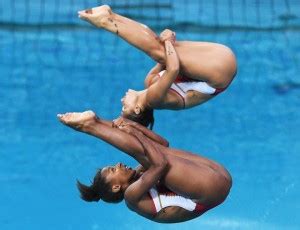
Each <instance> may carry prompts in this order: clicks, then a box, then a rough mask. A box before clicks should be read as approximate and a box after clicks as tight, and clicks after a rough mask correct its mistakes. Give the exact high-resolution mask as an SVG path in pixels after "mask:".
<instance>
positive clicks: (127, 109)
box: [121, 89, 138, 117]
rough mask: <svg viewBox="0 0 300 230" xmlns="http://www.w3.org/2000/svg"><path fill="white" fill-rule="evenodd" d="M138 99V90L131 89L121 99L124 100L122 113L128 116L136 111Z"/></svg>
mask: <svg viewBox="0 0 300 230" xmlns="http://www.w3.org/2000/svg"><path fill="white" fill-rule="evenodd" d="M137 101H138V92H137V91H135V90H132V89H129V90H128V91H127V92H126V94H125V96H124V97H123V98H122V99H121V102H122V105H123V107H122V115H123V116H125V117H126V116H128V115H130V114H133V113H135V112H134V111H135V107H136V104H137Z"/></svg>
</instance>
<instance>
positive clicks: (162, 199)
mask: <svg viewBox="0 0 300 230" xmlns="http://www.w3.org/2000/svg"><path fill="white" fill-rule="evenodd" d="M149 196H150V197H151V199H152V201H153V214H154V215H156V214H157V213H158V212H159V211H160V210H162V209H163V208H166V207H170V206H177V207H181V208H183V209H185V210H188V211H190V212H195V213H198V214H202V213H204V212H206V211H207V210H208V209H209V208H208V207H206V206H204V205H202V204H199V203H195V202H194V201H192V200H191V199H189V198H186V197H183V196H180V195H178V194H176V193H175V192H172V191H171V190H169V189H167V188H166V187H164V186H156V187H153V188H151V189H150V190H149Z"/></svg>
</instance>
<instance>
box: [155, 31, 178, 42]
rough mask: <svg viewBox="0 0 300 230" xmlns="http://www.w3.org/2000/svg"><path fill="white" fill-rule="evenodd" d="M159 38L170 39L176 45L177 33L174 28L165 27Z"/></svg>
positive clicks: (162, 40)
mask: <svg viewBox="0 0 300 230" xmlns="http://www.w3.org/2000/svg"><path fill="white" fill-rule="evenodd" d="M159 39H160V41H161V42H165V41H170V42H171V43H172V45H174V44H175V42H176V33H175V32H174V31H172V30H169V29H165V30H164V31H163V32H161V34H160V35H159Z"/></svg>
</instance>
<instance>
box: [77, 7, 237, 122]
mask: <svg viewBox="0 0 300 230" xmlns="http://www.w3.org/2000/svg"><path fill="white" fill-rule="evenodd" d="M78 14H79V17H80V18H81V19H83V20H86V21H88V22H90V23H91V24H93V25H94V26H96V27H98V28H103V29H105V30H107V31H110V32H112V33H115V34H116V35H118V36H120V37H121V38H123V39H124V40H125V41H127V42H128V43H129V44H131V45H133V46H135V47H137V48H138V49H140V50H142V51H143V52H145V53H146V54H147V55H149V56H150V57H151V58H152V59H154V60H155V61H156V62H157V64H156V65H155V66H154V67H153V68H152V69H151V70H150V72H149V73H148V75H147V76H146V78H145V88H146V89H145V90H142V91H135V90H128V92H127V93H126V95H125V97H123V99H122V100H121V101H122V104H123V108H122V115H123V116H124V117H126V118H129V119H131V120H134V121H137V122H139V123H141V124H143V125H145V126H148V124H151V125H153V109H172V110H179V109H187V108H191V107H194V106H197V105H199V104H202V103H204V102H206V101H208V100H209V99H211V98H213V97H214V96H216V95H217V94H219V93H220V92H222V91H224V90H225V89H226V88H227V87H228V86H229V84H230V83H231V81H232V80H233V78H234V76H235V74H236V59H235V56H234V54H233V52H232V51H231V50H230V49H229V48H228V47H226V46H224V45H221V44H217V43H209V42H192V41H175V33H174V32H172V31H170V30H165V31H163V32H162V33H161V35H160V37H157V36H156V34H155V33H154V32H153V31H152V30H151V29H149V28H148V27H147V26H145V25H143V24H140V23H138V22H135V21H133V20H131V19H128V18H126V17H123V16H121V15H119V14H116V13H114V12H112V10H111V8H110V7H109V6H107V5H103V6H99V7H95V8H92V9H88V10H83V11H79V12H78ZM173 46H174V47H173ZM175 50H176V52H175Z"/></svg>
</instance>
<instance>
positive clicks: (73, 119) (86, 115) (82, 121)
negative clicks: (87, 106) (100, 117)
mask: <svg viewBox="0 0 300 230" xmlns="http://www.w3.org/2000/svg"><path fill="white" fill-rule="evenodd" d="M57 117H58V119H59V120H60V121H61V122H62V123H63V124H65V125H67V126H69V127H71V128H73V129H76V130H79V131H84V128H85V127H87V126H89V125H91V124H92V123H94V122H96V114H95V113H94V112H93V111H91V110H89V111H85V112H83V113H65V114H57Z"/></svg>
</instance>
